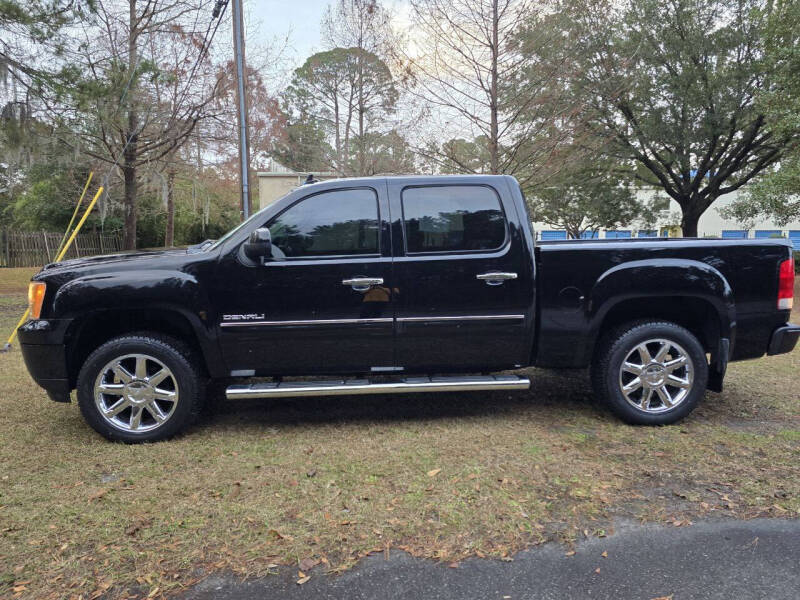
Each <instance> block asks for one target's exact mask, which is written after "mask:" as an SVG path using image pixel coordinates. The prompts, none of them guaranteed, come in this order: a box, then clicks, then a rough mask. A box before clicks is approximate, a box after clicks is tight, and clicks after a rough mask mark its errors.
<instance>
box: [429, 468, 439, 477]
mask: <svg viewBox="0 0 800 600" xmlns="http://www.w3.org/2000/svg"><path fill="white" fill-rule="evenodd" d="M441 472H442V470H441V469H431V470H430V471H428V477H436V476H437V475H438V474H439V473H441Z"/></svg>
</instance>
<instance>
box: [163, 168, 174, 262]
mask: <svg viewBox="0 0 800 600" xmlns="http://www.w3.org/2000/svg"><path fill="white" fill-rule="evenodd" d="M174 189H175V171H173V170H172V169H169V170H168V171H167V231H166V233H165V235H164V245H165V246H166V247H167V248H171V247H172V246H174V245H175V193H174Z"/></svg>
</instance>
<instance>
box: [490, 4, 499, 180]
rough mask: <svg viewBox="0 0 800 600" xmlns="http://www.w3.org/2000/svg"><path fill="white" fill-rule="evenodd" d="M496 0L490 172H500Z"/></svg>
mask: <svg viewBox="0 0 800 600" xmlns="http://www.w3.org/2000/svg"><path fill="white" fill-rule="evenodd" d="M497 2H498V0H494V2H493V4H492V81H491V94H490V95H491V97H490V98H489V112H490V119H491V122H490V125H489V127H490V132H489V161H490V165H489V167H490V169H491V172H492V173H499V172H500V158H499V153H500V151H499V145H500V144H499V140H498V139H497V138H498V124H497V100H498V98H497V96H498V94H497V77H498V71H497V56H498V54H499V53H500V48H499V46H498V44H499V30H498V29H499V26H500V23H499V21H500V15H499V12H498V11H499V9H498V6H497Z"/></svg>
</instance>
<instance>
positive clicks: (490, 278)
mask: <svg viewBox="0 0 800 600" xmlns="http://www.w3.org/2000/svg"><path fill="white" fill-rule="evenodd" d="M475 278H476V279H480V280H481V281H485V282H486V285H503V282H504V281H506V280H507V279H516V278H517V274H516V273H501V272H496V271H493V272H491V273H481V274H480V275H476V276H475Z"/></svg>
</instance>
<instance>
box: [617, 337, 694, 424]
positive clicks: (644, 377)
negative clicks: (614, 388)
mask: <svg viewBox="0 0 800 600" xmlns="http://www.w3.org/2000/svg"><path fill="white" fill-rule="evenodd" d="M693 383H694V365H693V364H692V359H691V358H690V357H689V354H688V352H686V350H684V349H683V347H682V346H681V345H680V344H676V343H675V342H673V341H672V340H667V339H663V338H654V339H651V340H647V341H645V342H642V343H641V344H638V345H637V346H636V347H635V348H633V349H632V350H631V351H630V352H629V353H628V354H627V356H626V357H625V360H623V361H622V365H621V366H620V369H619V389H620V391H621V392H622V395H623V396H624V397H625V400H627V401H628V403H629V404H630V405H631V406H633V407H634V408H636V409H638V410H640V411H642V412H645V413H651V414H653V413H662V412H666V411H668V410H672V409H673V408H675V407H676V406H678V405H679V404H681V403H682V402H683V401H684V400H686V398H687V396H688V395H689V392H691V390H692V384H693Z"/></svg>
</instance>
